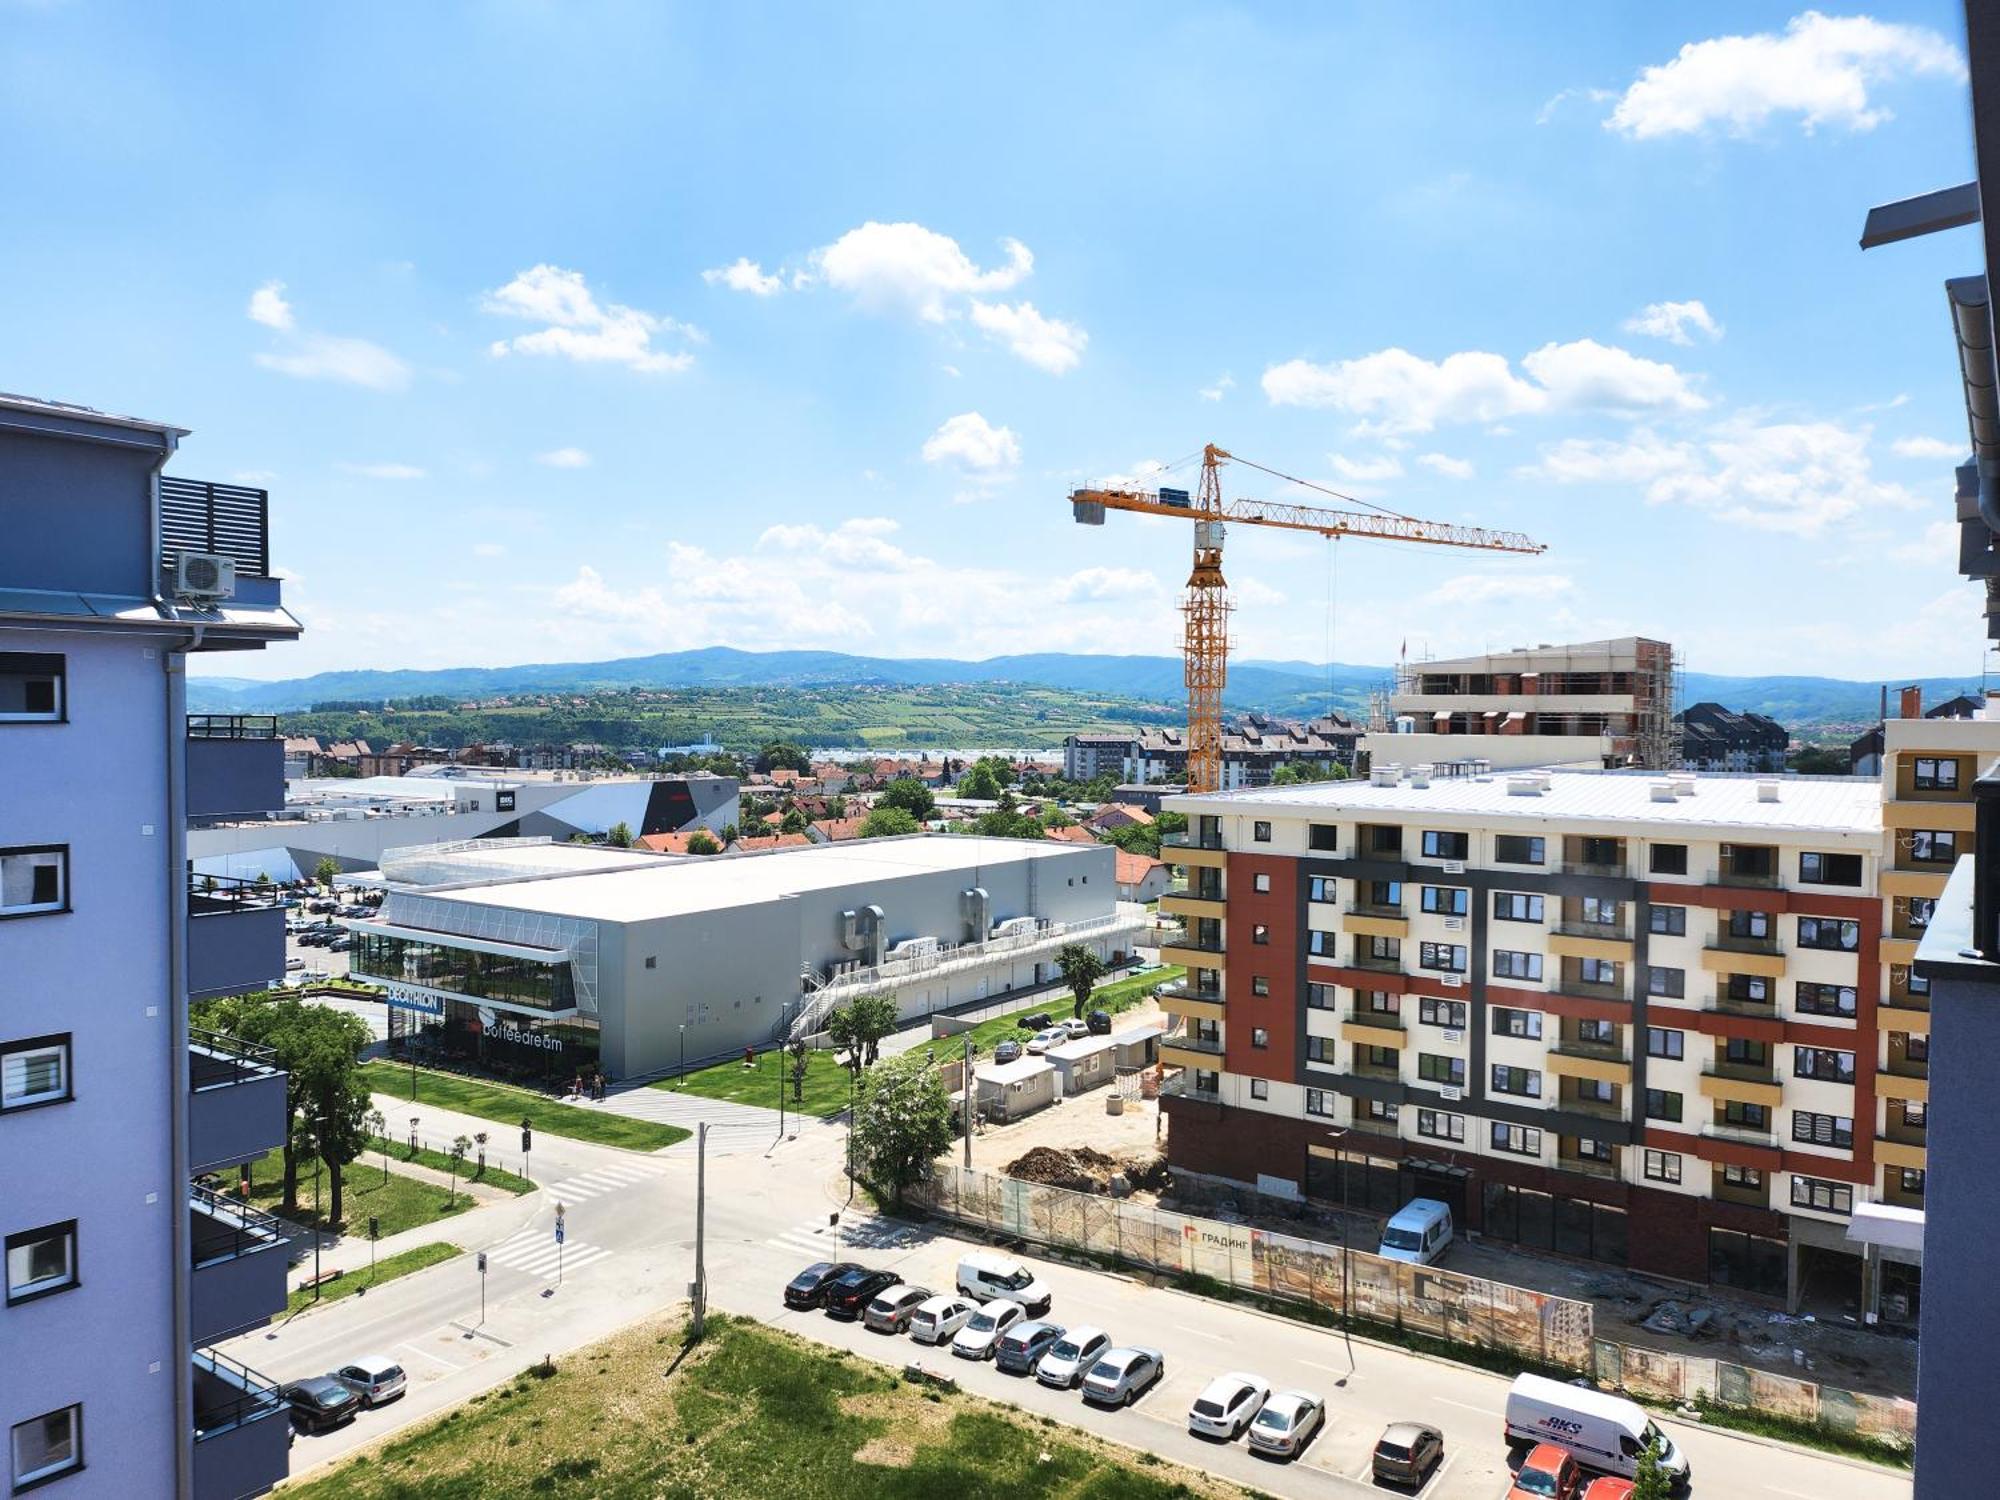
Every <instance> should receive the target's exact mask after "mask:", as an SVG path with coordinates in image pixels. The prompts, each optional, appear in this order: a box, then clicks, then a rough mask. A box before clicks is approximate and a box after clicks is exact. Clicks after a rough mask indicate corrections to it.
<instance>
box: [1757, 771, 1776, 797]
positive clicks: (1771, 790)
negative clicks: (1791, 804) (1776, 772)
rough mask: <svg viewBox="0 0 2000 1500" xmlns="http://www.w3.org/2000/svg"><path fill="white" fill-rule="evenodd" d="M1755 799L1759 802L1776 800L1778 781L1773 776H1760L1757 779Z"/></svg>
mask: <svg viewBox="0 0 2000 1500" xmlns="http://www.w3.org/2000/svg"><path fill="white" fill-rule="evenodd" d="M1757 800H1758V801H1759V802H1776V801H1777V800H1778V783H1777V781H1776V779H1775V778H1773V777H1769V776H1761V777H1759V778H1758V779H1757Z"/></svg>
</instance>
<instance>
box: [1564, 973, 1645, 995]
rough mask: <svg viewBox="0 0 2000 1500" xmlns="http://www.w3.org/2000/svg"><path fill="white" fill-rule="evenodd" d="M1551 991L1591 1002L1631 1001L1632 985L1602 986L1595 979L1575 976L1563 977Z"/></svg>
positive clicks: (1567, 975) (1623, 983) (1622, 982)
mask: <svg viewBox="0 0 2000 1500" xmlns="http://www.w3.org/2000/svg"><path fill="white" fill-rule="evenodd" d="M1550 988H1551V989H1553V990H1554V991H1556V992H1557V993H1559V994H1564V995H1582V996H1584V997H1586V998H1588V999H1591V1000H1630V999H1631V998H1632V995H1631V989H1630V985H1629V983H1628V982H1627V981H1625V980H1620V981H1619V982H1618V983H1617V984H1601V983H1599V982H1598V981H1597V980H1594V979H1581V978H1578V977H1577V976H1576V975H1574V974H1564V975H1562V976H1561V977H1560V978H1559V979H1558V980H1557V981H1556V982H1555V984H1553V985H1552V986H1550Z"/></svg>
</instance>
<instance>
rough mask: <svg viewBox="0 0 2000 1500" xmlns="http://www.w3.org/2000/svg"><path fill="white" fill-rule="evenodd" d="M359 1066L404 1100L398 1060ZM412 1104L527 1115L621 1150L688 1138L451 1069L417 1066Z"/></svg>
mask: <svg viewBox="0 0 2000 1500" xmlns="http://www.w3.org/2000/svg"><path fill="white" fill-rule="evenodd" d="M361 1071H362V1073H363V1074H364V1075H365V1076H366V1078H367V1080H368V1087H369V1088H371V1089H373V1090H374V1091H375V1092H376V1093H378V1094H387V1095H388V1096H389V1097H390V1098H392V1099H401V1100H404V1101H406V1102H407V1101H408V1100H409V1097H410V1070H409V1068H408V1067H406V1066H404V1065H403V1064H401V1063H393V1062H371V1063H363V1064H362V1065H361ZM416 1102H417V1103H418V1104H435V1105H436V1106H437V1107H438V1108H439V1109H455V1110H457V1111H458V1112H459V1113H460V1114H465V1115H478V1116H479V1117H480V1118H481V1119H482V1120H498V1121H499V1122H500V1123H501V1124H502V1125H512V1126H514V1127H516V1128H517V1129H518V1128H519V1126H520V1124H521V1121H522V1119H523V1118H524V1117H525V1118H527V1119H530V1120H533V1121H534V1122H535V1129H537V1130H540V1131H545V1132H547V1133H548V1134H549V1135H565V1136H568V1137H570V1139H572V1140H578V1141H595V1142H596V1143H597V1144H598V1145H600V1146H619V1147H622V1148H623V1149H625V1150H627V1151H658V1150H659V1149H660V1148H661V1147H662V1146H672V1145H675V1144H676V1143H678V1142H680V1141H684V1140H686V1139H687V1138H688V1135H689V1132H688V1131H685V1130H682V1129H681V1128H680V1127H679V1126H678V1125H657V1124H655V1123H654V1122H653V1121H651V1120H628V1119H626V1118H625V1116H623V1115H613V1114H600V1113H598V1112H597V1111H595V1110H589V1109H578V1108H577V1107H576V1106H575V1105H572V1104H558V1103H556V1102H555V1101H554V1100H553V1099H549V1098H547V1097H545V1096H544V1095H541V1094H531V1093H529V1092H528V1091H527V1090H526V1089H517V1088H509V1087H508V1086H507V1085H506V1084H504V1083H488V1082H486V1081H485V1080H484V1079H479V1078H464V1077H461V1076H460V1075H458V1074H457V1073H435V1072H432V1071H431V1070H430V1069H429V1068H419V1069H417V1099H416Z"/></svg>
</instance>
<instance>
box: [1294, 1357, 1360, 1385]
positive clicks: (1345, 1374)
mask: <svg viewBox="0 0 2000 1500" xmlns="http://www.w3.org/2000/svg"><path fill="white" fill-rule="evenodd" d="M1299 1363H1300V1364H1302V1365H1309V1366H1311V1367H1312V1368H1313V1369H1315V1370H1324V1371H1326V1373H1327V1374H1329V1375H1338V1376H1340V1377H1341V1379H1343V1380H1353V1379H1355V1378H1356V1377H1357V1376H1358V1375H1359V1374H1360V1373H1361V1372H1360V1371H1358V1370H1354V1369H1346V1370H1342V1369H1337V1368H1335V1367H1334V1366H1333V1365H1323V1364H1321V1363H1319V1361H1317V1360H1312V1359H1302V1360H1300V1361H1299Z"/></svg>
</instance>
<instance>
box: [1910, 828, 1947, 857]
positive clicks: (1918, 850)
mask: <svg viewBox="0 0 2000 1500" xmlns="http://www.w3.org/2000/svg"><path fill="white" fill-rule="evenodd" d="M1909 839H1910V858H1911V859H1918V860H1922V861H1924V862H1925V863H1926V864H1950V863H1951V862H1952V861H1953V860H1955V859H1957V858H1958V835H1957V834H1955V833H1949V832H1946V831H1944V830H1942V829H1936V828H1913V829H1911V830H1910V835H1909Z"/></svg>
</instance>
